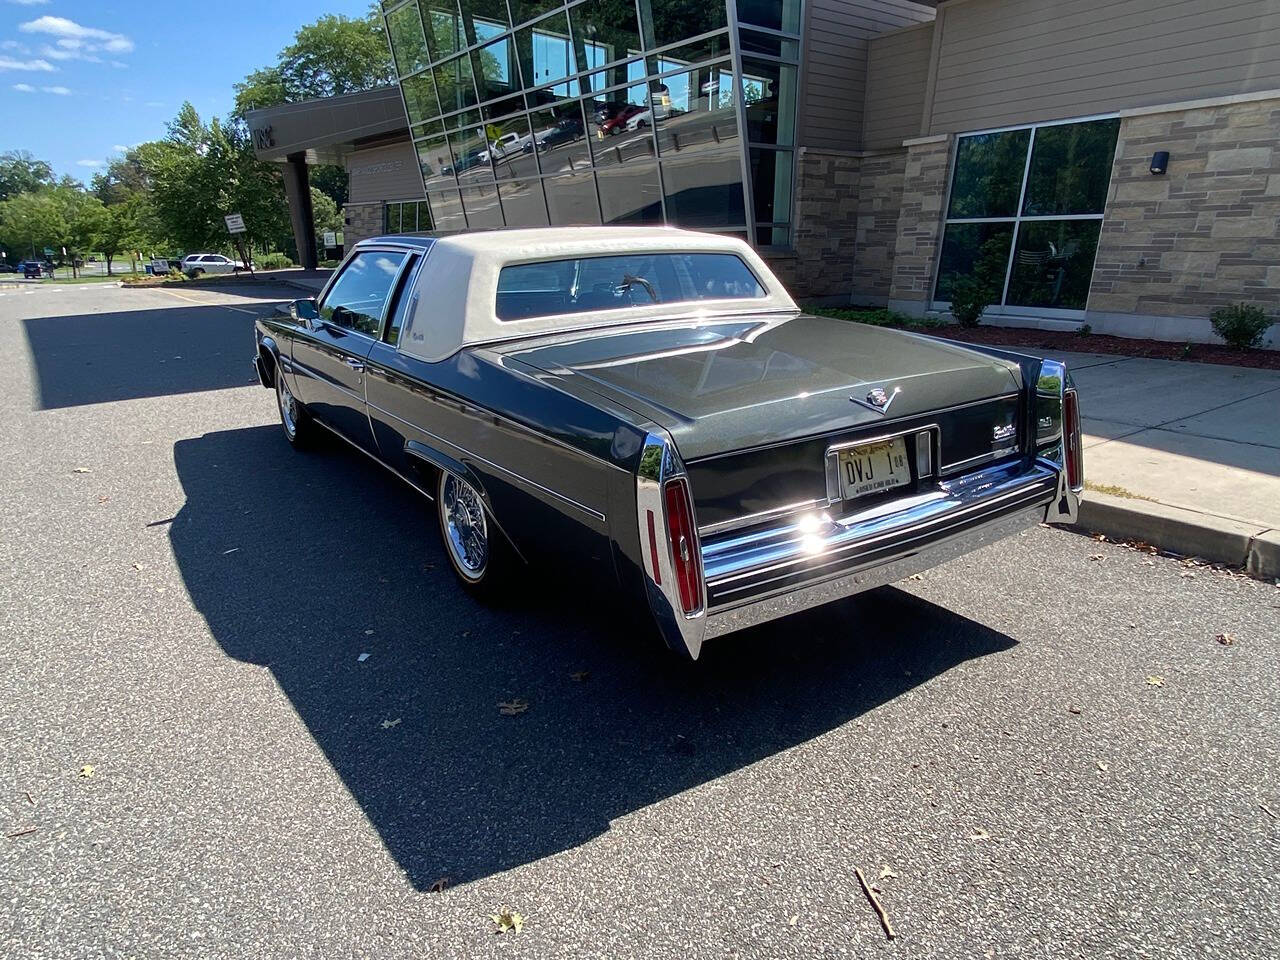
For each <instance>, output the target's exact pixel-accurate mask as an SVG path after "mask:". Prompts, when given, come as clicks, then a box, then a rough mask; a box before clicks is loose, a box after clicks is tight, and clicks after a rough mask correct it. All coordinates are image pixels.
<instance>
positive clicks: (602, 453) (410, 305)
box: [254, 227, 1084, 657]
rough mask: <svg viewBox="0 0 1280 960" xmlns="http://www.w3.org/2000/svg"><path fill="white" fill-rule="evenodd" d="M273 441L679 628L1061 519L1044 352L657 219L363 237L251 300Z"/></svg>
mask: <svg viewBox="0 0 1280 960" xmlns="http://www.w3.org/2000/svg"><path fill="white" fill-rule="evenodd" d="M256 336H257V344H256V354H255V357H254V363H255V366H256V368H257V372H258V377H259V379H260V380H261V382H262V385H263V386H265V387H269V388H271V389H274V390H275V392H276V397H277V399H278V401H279V407H280V419H281V422H282V424H283V427H284V432H285V435H286V437H288V439H289V442H290V443H292V444H295V445H299V444H304V443H306V442H307V441H308V440H310V439H311V438H312V437H313V436H315V434H316V432H317V431H319V430H323V431H327V432H331V433H334V434H337V435H338V436H339V437H341V438H342V439H343V440H345V441H347V442H348V443H350V444H351V445H352V446H354V447H356V448H357V449H359V450H361V451H363V452H364V453H366V454H368V455H369V456H370V457H372V458H373V459H375V460H377V461H378V462H379V463H381V464H382V465H383V466H385V467H387V468H388V469H390V470H391V471H393V472H394V473H395V474H397V475H398V476H399V477H401V478H402V479H403V480H405V482H407V483H409V484H410V485H412V486H413V487H414V488H415V489H417V490H418V491H420V492H421V493H422V494H423V496H424V497H426V498H427V499H429V500H433V501H434V511H435V513H436V515H437V517H438V520H439V524H440V530H441V534H442V536H443V539H444V544H445V547H446V551H445V552H446V554H447V555H448V557H449V559H450V561H451V562H452V564H453V568H454V570H455V571H456V573H457V575H458V577H459V579H460V581H461V582H462V584H463V585H464V586H466V587H468V588H469V589H472V590H475V591H478V592H486V591H492V590H495V589H499V588H500V585H501V583H502V582H503V579H504V577H505V576H507V575H509V574H510V573H512V571H513V570H518V569H519V567H520V566H521V565H522V564H536V565H538V566H542V567H546V566H548V565H562V566H563V568H564V569H571V565H574V564H577V565H585V566H586V567H588V568H591V569H593V570H594V571H595V572H597V573H599V572H603V573H605V574H606V575H607V577H608V579H609V581H610V582H611V583H616V584H617V588H618V589H619V590H620V591H622V592H623V593H624V594H625V595H627V596H629V597H631V598H632V599H634V600H635V601H636V602H638V603H639V604H642V605H643V606H644V607H645V608H646V609H647V610H649V611H651V613H652V616H653V620H654V622H655V624H656V626H657V629H658V631H659V632H660V633H661V635H662V637H663V638H664V639H665V640H666V642H667V643H668V644H669V645H670V646H671V647H672V648H673V649H675V650H678V651H681V652H682V653H684V654H686V655H687V656H690V657H697V656H698V654H699V652H700V650H701V649H702V645H703V643H704V642H706V641H708V640H711V639H713V638H715V637H719V636H721V635H723V634H727V633H731V632H733V631H736V630H741V629H744V628H746V627H750V626H752V625H753V624H757V623H761V622H763V621H766V620H770V619H774V618H776V617H782V616H786V615H787V614H789V613H793V612H795V611H798V610H803V609H806V608H808V607H812V606H815V605H817V604H822V603H827V602H829V601H832V600H836V599H839V598H841V597H845V596H848V595H850V594H852V593H856V592H858V591H862V590H867V589H870V588H872V587H876V586H880V585H882V584H885V583H890V582H893V581H896V580H899V579H902V578H904V577H906V576H908V575H910V574H912V573H914V572H916V571H919V570H922V569H924V568H926V567H930V566H932V565H934V564H937V563H940V562H942V561H945V560H947V559H950V558H952V557H956V556H958V555H960V554H962V553H965V552H967V551H969V550H972V549H974V548H976V547H978V546H980V545H982V544H985V543H990V542H991V541H993V540H996V539H998V538H1000V537H1002V536H1004V535H1006V534H1009V533H1012V532H1014V531H1017V530H1019V529H1022V528H1023V527H1026V526H1028V525H1033V524H1036V523H1040V522H1044V521H1048V522H1051V523H1069V522H1071V521H1073V520H1074V519H1075V517H1076V512H1077V507H1078V503H1079V495H1080V491H1081V489H1082V487H1083V484H1084V477H1083V462H1082V454H1081V447H1080V416H1079V407H1078V404H1077V402H1076V394H1075V390H1074V389H1073V387H1072V384H1071V380H1070V377H1069V376H1068V374H1067V370H1066V368H1065V366H1064V365H1063V364H1062V363H1060V362H1057V361H1054V360H1041V359H1038V358H1033V357H1027V356H1021V355H1016V354H1011V353H1005V352H1001V351H995V350H979V349H973V348H966V347H961V346H957V345H955V344H953V343H947V342H944V341H941V340H937V339H933V338H930V337H926V336H919V335H916V334H911V333H904V332H900V331H895V330H887V329H883V328H877V327H870V326H865V325H862V324H857V323H849V322H845V321H840V320H833V319H828V318H823V317H815V316H808V315H806V314H804V313H802V312H801V311H800V310H799V308H798V307H797V306H796V304H795V303H794V302H793V301H792V299H791V297H790V296H789V295H788V294H787V292H786V290H785V289H784V288H783V286H782V284H781V283H779V282H778V280H777V278H776V277H774V276H773V275H772V274H771V273H770V271H769V269H768V267H766V266H765V264H764V262H763V261H762V260H761V259H760V257H759V256H757V255H756V253H755V252H754V251H752V250H751V249H750V247H748V246H747V245H746V244H744V243H742V242H741V241H738V240H736V239H733V238H731V237H721V236H715V235H709V234H700V233H691V232H688V231H682V230H675V229H669V228H628V227H604V228H599V227H593V228H586V227H582V228H558V229H544V230H517V231H502V232H493V233H471V234H465V235H460V236H451V237H446V238H438V239H432V238H425V237H383V238H379V239H375V240H368V241H364V242H362V243H360V244H358V245H356V247H355V248H354V249H353V250H352V251H351V253H350V255H349V256H348V257H347V259H346V261H345V262H344V263H343V265H342V266H341V267H340V268H339V269H338V270H337V271H335V273H334V276H333V278H332V279H331V280H330V282H329V283H328V285H327V286H326V288H325V289H324V291H323V292H322V293H321V294H320V296H319V297H318V298H317V299H316V300H299V301H296V302H295V303H293V304H292V305H291V306H290V308H289V310H288V312H287V313H282V314H280V315H278V316H272V317H268V318H264V319H261V320H260V321H259V322H258V323H257V327H256Z"/></svg>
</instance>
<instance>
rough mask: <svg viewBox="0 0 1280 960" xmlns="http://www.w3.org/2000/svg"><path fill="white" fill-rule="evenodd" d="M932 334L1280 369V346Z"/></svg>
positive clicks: (975, 330) (1013, 331) (1055, 334)
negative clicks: (1257, 347) (1245, 347)
mask: <svg viewBox="0 0 1280 960" xmlns="http://www.w3.org/2000/svg"><path fill="white" fill-rule="evenodd" d="M924 332H927V333H929V334H930V335H931V336H935V337H944V338H946V339H947V340H960V341H962V342H964V343H982V344H987V345H989V346H993V347H1024V348H1030V349H1035V350H1071V351H1074V352H1076V353H1109V354H1116V355H1119V356H1126V357H1150V358H1153V359H1156V360H1188V361H1191V362H1193V363H1219V364H1223V365H1225V366H1231V367H1260V368H1262V369H1264V370H1280V350H1237V349H1236V348H1235V347H1227V346H1223V345H1221V344H1216V343H1169V342H1167V341H1164V340H1131V339H1130V338H1128V337H1112V336H1108V335H1106V334H1101V333H1090V334H1084V335H1082V334H1079V333H1068V332H1065V331H1058V330H1027V329H1022V328H1019V327H981V326H980V327H970V328H967V329H966V328H965V327H957V326H946V327H938V328H937V329H932V330H928V331H924Z"/></svg>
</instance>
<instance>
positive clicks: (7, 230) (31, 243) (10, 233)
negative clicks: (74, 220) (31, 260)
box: [0, 187, 67, 257]
mask: <svg viewBox="0 0 1280 960" xmlns="http://www.w3.org/2000/svg"><path fill="white" fill-rule="evenodd" d="M66 234H67V222H66V217H65V213H64V209H63V207H62V206H61V205H60V204H58V202H57V201H56V200H55V199H54V197H53V189H52V188H49V187H45V188H44V189H43V190H39V191H34V192H26V193H19V194H17V195H15V196H13V197H10V198H9V199H8V200H5V201H3V202H0V236H3V237H4V241H3V242H4V244H5V246H6V247H7V248H8V249H12V250H17V251H21V252H22V255H23V256H24V257H25V256H26V255H27V254H28V253H30V255H31V256H32V257H39V256H40V255H41V251H43V250H44V248H45V247H50V248H52V249H55V250H56V249H58V248H59V247H60V246H61V243H62V238H63V237H65V236H66Z"/></svg>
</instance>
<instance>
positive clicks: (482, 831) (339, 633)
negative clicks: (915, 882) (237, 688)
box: [170, 426, 1014, 889]
mask: <svg viewBox="0 0 1280 960" xmlns="http://www.w3.org/2000/svg"><path fill="white" fill-rule="evenodd" d="M336 446H337V444H336V443H335V444H333V447H335V448H336ZM174 460H175V464H176V467H177V471H178V476H179V478H180V480H181V482H182V486H183V489H184V491H185V494H186V503H185V505H184V506H183V507H182V509H181V511H180V512H179V513H178V515H177V516H176V518H175V519H174V521H173V523H172V526H171V531H170V538H171V542H172V547H173V551H174V555H175V557H176V559H177V562H178V566H179V569H180V571H181V574H182V577H183V579H184V581H185V585H186V587H187V590H188V591H189V593H190V596H191V598H192V600H193V601H194V603H195V606H196V608H197V609H198V610H199V612H200V613H201V614H202V615H203V616H204V618H205V620H206V621H207V623H208V625H209V629H210V630H211V632H212V634H213V636H214V638H215V639H216V640H217V642H218V643H219V644H220V645H221V646H222V648H223V650H224V651H225V652H226V653H227V655H228V656H231V657H234V658H236V659H237V660H240V661H244V662H247V663H254V664H261V665H264V666H266V667H268V668H269V669H270V670H271V671H272V673H273V675H274V677H275V679H276V681H277V682H278V684H279V687H280V689H281V690H282V691H283V692H284V693H285V694H286V695H287V696H288V697H289V699H290V701H291V702H292V705H293V708H294V709H295V710H296V711H297V713H298V715H299V716H300V717H301V719H302V720H303V721H304V722H305V723H306V725H307V728H308V729H309V730H310V732H311V734H312V736H313V737H314V738H315V742H316V744H317V745H318V746H319V747H320V749H321V750H323V751H324V754H325V756H326V758H327V760H328V762H329V763H330V764H332V766H333V768H334V770H335V771H336V772H337V773H338V774H339V776H341V778H342V780H343V781H344V783H345V785H346V787H347V789H348V790H349V791H350V794H351V796H352V797H354V798H355V799H356V801H357V802H358V803H359V804H360V806H361V807H362V809H363V811H364V813H365V814H366V816H367V817H368V818H369V821H370V822H371V823H372V824H373V826H374V827H375V828H376V829H377V830H378V832H379V834H380V835H381V837H382V840H383V842H384V843H385V844H386V847H387V850H388V851H389V852H390V853H391V855H392V856H393V857H394V858H395V860H396V861H397V862H398V863H399V865H400V867H401V868H402V869H403V870H404V872H405V874H406V875H407V876H408V878H409V880H410V881H411V882H412V883H413V885H414V886H415V887H416V888H418V889H427V888H429V887H430V886H431V885H432V884H433V883H434V882H435V881H436V880H438V879H439V878H441V877H448V878H450V880H451V882H453V883H459V882H466V881H470V880H475V879H478V878H481V877H485V876H488V875H490V874H493V873H496V872H499V871H503V870H508V869H510V868H512V867H516V866H519V865H521V864H524V863H528V862H531V861H534V860H537V859H540V858H542V857H546V856H549V855H551V854H555V853H557V852H560V851H563V850H567V849H570V848H572V847H574V846H576V845H579V844H581V843H584V842H586V841H588V840H590V839H592V838H593V837H596V836H598V835H600V834H602V833H603V832H605V831H607V830H608V829H609V825H610V821H612V820H613V819H615V818H617V817H621V816H623V815H625V814H627V813H630V812H632V811H634V810H637V809H640V808H642V807H644V806H646V805H648V804H652V803H654V802H655V801H658V800H661V799H663V798H665V797H669V796H671V795H673V794H676V793H679V792H681V791H683V790H687V789H689V788H691V787H695V786H697V785H699V784H703V783H706V782H707V781H710V780H714V779H716V778H718V777H721V776H723V775H725V774H727V773H730V772H732V771H734V770H737V769H739V768H741V767H743V766H745V765H747V764H750V763H753V762H755V761H757V760H760V759H762V758H764V757H768V756H770V755H772V754H775V753H777V752H779V751H781V750H785V749H786V748H788V747H791V746H793V745H795V744H798V743H802V742H804V741H807V740H809V739H811V738H813V737H816V736H819V735H821V734H823V733H824V732H826V731H828V730H831V729H833V728H835V727H838V726H840V725H841V724H844V723H846V722H848V721H849V720H850V719H852V718H855V717H858V716H859V715H861V714H863V713H865V712H867V711H869V710H871V709H873V708H875V707H876V706H878V705H880V704H882V703H884V702H886V701H888V700H891V699H893V698H894V697H897V696H899V695H900V694H902V693H904V692H905V691H907V690H909V689H910V688H912V687H913V686H915V685H917V684H921V683H924V682H926V681H927V680H929V679H930V678H931V677H934V676H936V675H938V674H940V673H943V672H945V671H947V670H949V669H951V668H952V667H955V666H957V665H958V664H961V663H963V662H965V661H966V660H969V659H971V658H975V657H981V656H984V655H987V654H991V653H994V652H997V651H1000V650H1005V649H1008V648H1009V647H1011V646H1013V645H1014V641H1013V640H1011V639H1010V638H1008V637H1007V636H1005V635H1003V634H1001V633H998V632H996V631H993V630H991V629H989V628H987V627H985V626H983V625H981V624H979V623H975V622H973V621H971V620H968V619H965V618H963V617H960V616H958V615H956V614H954V613H952V612H950V611H948V610H945V609H943V608H941V607H938V606H935V605H933V604H930V603H928V602H926V601H924V600H921V599H918V598H916V597H913V596H910V595H909V594H906V593H904V592H902V591H899V590H896V589H893V588H886V589H883V590H879V591H876V592H875V593H873V594H868V595H866V596H864V597H859V598H854V599H852V600H848V601H844V602H841V603H838V604H833V605H831V606H829V607H826V608H822V609H819V610H815V611H811V612H809V613H804V614H799V615H797V616H794V617H791V618H789V619H787V620H783V621H779V622H777V623H774V624H770V625H767V626H764V627H760V628H757V629H755V630H752V631H749V632H746V633H742V634H738V635H735V636H731V637H728V638H723V639H721V640H719V641H716V642H714V643H711V644H708V645H707V648H706V649H705V650H704V652H703V656H702V658H701V659H700V660H699V661H698V662H697V663H696V664H688V663H684V662H683V661H681V660H679V659H677V658H676V657H675V656H673V655H672V654H670V653H668V652H667V651H666V650H665V649H664V648H662V646H661V643H660V642H659V641H658V640H657V638H656V636H648V635H643V636H640V635H638V634H639V633H640V632H639V631H636V630H633V629H629V628H628V626H627V624H626V622H625V620H626V618H627V615H626V614H624V613H622V612H620V611H619V610H618V609H617V608H616V607H613V606H611V605H610V603H609V600H608V597H607V595H606V596H604V597H603V598H601V599H597V600H595V601H591V602H588V601H585V600H584V599H583V597H582V596H580V595H576V594H575V593H574V590H573V589H572V587H571V586H570V585H566V587H564V588H562V589H539V590H537V591H529V593H531V594H534V595H533V596H530V597H526V598H522V599H521V600H520V601H519V602H514V601H513V602H511V603H508V604H506V605H505V606H501V607H492V606H483V605H481V604H479V603H477V602H476V601H474V600H472V599H471V598H470V596H469V595H467V594H466V593H464V592H463V591H462V590H461V589H460V588H459V587H458V586H457V585H456V584H455V582H454V579H453V575H452V573H451V571H450V569H449V565H448V561H447V559H446V558H445V557H444V555H443V553H442V547H441V546H440V542H439V538H438V536H437V534H436V531H435V528H434V527H433V526H432V523H433V519H432V514H430V513H429V512H428V509H429V507H430V505H429V504H428V503H426V502H425V501H424V500H423V499H422V498H421V497H419V496H418V495H417V494H415V493H414V492H412V491H411V490H410V489H409V488H408V487H406V486H405V485H403V484H402V483H400V482H399V481H398V480H397V479H395V478H394V477H392V476H391V475H390V474H388V473H386V472H385V471H383V470H381V469H379V468H378V467H376V466H374V465H373V464H370V463H369V462H368V461H367V460H364V459H363V458H360V457H358V455H356V454H355V453H353V452H351V451H348V450H346V449H323V450H320V451H317V452H314V453H307V454H299V453H295V452H293V451H291V450H290V449H289V448H288V446H287V444H286V443H285V441H284V439H283V437H282V435H281V433H280V430H279V428H278V427H275V426H269V427H255V428H247V429H240V430H228V431H223V432H217V433H209V434H205V435H204V436H201V437H197V438H193V439H189V440H183V441H180V442H179V443H177V444H176V445H175V447H174ZM362 653H368V654H370V656H369V657H368V658H367V659H366V660H364V661H363V662H362V661H361V660H360V659H359V657H360V655H361V654H362ZM520 702H524V703H527V705H528V706H527V709H524V710H523V711H521V710H520V705H519V704H520ZM513 703H514V704H516V706H515V707H514V708H511V709H513V710H514V711H519V712H514V713H513V715H504V714H503V713H502V712H501V711H500V709H499V704H513ZM849 759H850V767H851V769H850V776H856V765H857V758H856V757H850V758H849ZM280 788H281V789H282V790H286V789H288V785H287V784H283V783H282V784H281V785H280Z"/></svg>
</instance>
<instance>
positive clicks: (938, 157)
mask: <svg viewBox="0 0 1280 960" xmlns="http://www.w3.org/2000/svg"><path fill="white" fill-rule="evenodd" d="M950 161H951V137H950V136H948V135H945V134H944V135H942V136H937V137H929V138H927V139H923V140H916V141H907V154H906V159H905V165H904V169H903V174H902V206H901V210H900V212H899V214H898V226H897V242H896V245H895V247H894V252H893V282H892V284H891V286H890V290H889V305H890V306H891V307H893V308H894V309H897V310H902V311H903V312H906V313H910V314H913V315H916V316H920V315H922V314H923V313H924V312H925V311H926V310H927V309H928V307H929V300H930V298H931V297H932V295H933V275H934V270H935V266H936V263H937V258H938V251H939V248H940V247H941V245H942V206H943V204H944V203H945V202H946V195H947V172H948V169H949V165H950Z"/></svg>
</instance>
